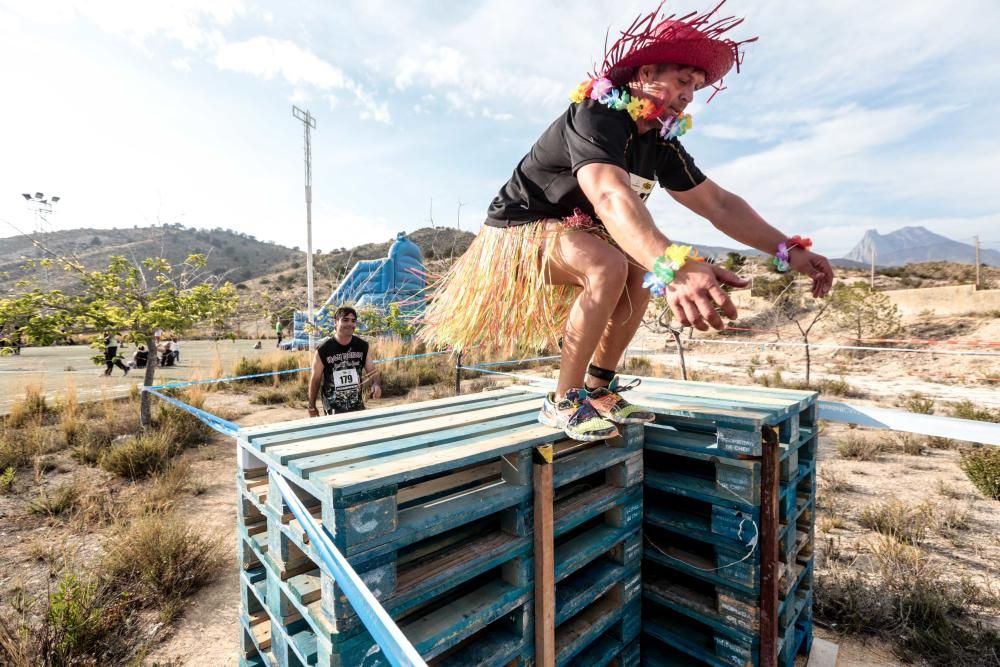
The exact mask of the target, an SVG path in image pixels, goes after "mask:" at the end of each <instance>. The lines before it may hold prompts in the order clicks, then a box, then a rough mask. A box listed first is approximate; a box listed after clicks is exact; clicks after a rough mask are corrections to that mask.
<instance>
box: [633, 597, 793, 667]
mask: <svg viewBox="0 0 1000 667" xmlns="http://www.w3.org/2000/svg"><path fill="white" fill-rule="evenodd" d="M647 604H654V603H649V602H647ZM795 604H796V609H797V610H798V613H799V614H800V615H801V613H802V612H803V611H805V608H806V606H807V604H808V601H807V600H805V599H797V600H796V603H795ZM643 616H644V619H645V622H644V623H643V634H644V635H648V636H651V637H653V638H655V639H656V640H658V641H659V642H661V643H662V644H665V645H667V646H669V647H671V648H673V649H675V650H677V651H680V652H682V653H684V654H686V655H688V656H690V657H692V658H695V659H697V660H700V661H702V662H703V663H705V664H707V665H713V666H714V667H730V666H733V667H743V666H745V665H753V666H754V667H760V652H759V641H758V639H757V638H747V637H745V636H740V635H739V634H737V633H733V632H732V631H731V630H730V629H728V628H725V629H721V628H717V627H713V626H712V625H709V624H705V623H702V622H699V621H698V620H696V619H694V618H692V617H690V616H685V615H683V614H680V613H678V612H676V611H674V610H672V609H668V608H664V607H662V606H660V605H655V606H654V607H652V608H650V609H644V610H643ZM800 632H801V631H800V630H799V628H798V627H797V625H796V624H793V625H791V626H789V627H788V628H786V630H785V632H784V634H783V635H782V636H780V637H779V638H778V662H779V665H781V666H782V667H790V665H793V664H794V660H795V654H796V652H797V650H798V649H799V648H801V647H802V645H803V644H802V642H799V641H796V638H797V635H798V634H799V633H800Z"/></svg>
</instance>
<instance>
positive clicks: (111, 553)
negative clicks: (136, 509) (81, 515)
mask: <svg viewBox="0 0 1000 667" xmlns="http://www.w3.org/2000/svg"><path fill="white" fill-rule="evenodd" d="M226 554H227V551H226V549H225V546H224V545H223V544H222V542H221V541H220V540H218V539H217V538H213V537H211V536H209V535H205V534H203V533H202V532H200V531H199V530H198V529H197V528H196V527H195V526H194V525H192V524H189V523H187V522H185V521H184V520H182V519H181V518H179V517H177V516H176V515H173V514H167V515H159V514H151V515H148V516H145V517H141V518H137V519H135V520H133V521H132V522H131V523H129V524H128V525H126V526H124V527H123V528H122V529H120V530H118V531H116V532H114V533H113V534H112V535H111V536H110V537H109V538H108V540H107V542H106V544H105V550H104V557H103V559H102V563H101V569H102V573H103V574H104V575H105V576H107V577H108V578H109V579H110V580H111V581H113V582H115V585H116V586H118V587H119V588H122V589H126V590H129V591H130V592H131V593H132V594H133V595H134V596H136V597H137V598H138V600H139V602H140V603H141V604H143V605H144V606H149V607H159V606H162V605H165V604H169V603H170V602H171V601H175V600H177V599H181V598H184V597H187V596H188V595H190V594H191V593H193V592H194V591H196V590H197V589H198V588H200V587H201V586H203V585H204V584H206V583H207V582H209V581H211V580H212V578H214V577H215V576H216V575H217V574H218V573H219V572H220V571H221V569H222V567H223V565H224V564H225V562H226ZM171 606H172V605H171ZM175 610H176V609H175Z"/></svg>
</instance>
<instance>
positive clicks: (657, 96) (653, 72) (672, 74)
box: [638, 65, 705, 116]
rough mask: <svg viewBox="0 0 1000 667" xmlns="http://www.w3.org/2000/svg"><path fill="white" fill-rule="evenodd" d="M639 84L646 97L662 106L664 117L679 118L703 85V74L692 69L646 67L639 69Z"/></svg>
mask: <svg viewBox="0 0 1000 667" xmlns="http://www.w3.org/2000/svg"><path fill="white" fill-rule="evenodd" d="M638 74H639V83H640V84H641V87H642V92H643V93H644V94H645V95H646V97H648V98H650V99H651V100H652V101H654V102H655V103H656V104H657V105H658V106H662V107H663V109H664V114H665V115H670V116H679V115H681V114H682V113H684V109H685V108H687V105H689V104H691V102H692V101H693V100H694V92H695V91H696V90H698V89H700V88H701V87H702V86H704V85H705V73H704V72H702V71H701V70H700V69H695V68H694V67H687V66H683V65H666V66H664V67H660V68H657V67H656V66H653V65H647V66H644V67H641V68H640V69H639V73H638Z"/></svg>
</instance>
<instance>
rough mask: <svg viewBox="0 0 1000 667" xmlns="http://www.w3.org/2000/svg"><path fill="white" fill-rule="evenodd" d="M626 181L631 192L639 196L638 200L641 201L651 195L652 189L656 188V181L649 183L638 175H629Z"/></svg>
mask: <svg viewBox="0 0 1000 667" xmlns="http://www.w3.org/2000/svg"><path fill="white" fill-rule="evenodd" d="M628 179H629V185H631V186H632V191H633V192H635V193H636V194H637V195H639V199H642V200H643V201H645V199H646V197H648V196H649V195H651V194H652V193H653V188H654V187H656V181H651V180H649V179H648V178H645V177H643V176H639V175H638V174H629V175H628Z"/></svg>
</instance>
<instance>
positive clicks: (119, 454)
mask: <svg viewBox="0 0 1000 667" xmlns="http://www.w3.org/2000/svg"><path fill="white" fill-rule="evenodd" d="M182 449H183V446H181V445H179V444H178V443H177V441H176V440H175V438H174V435H173V431H172V430H171V429H161V430H156V431H150V432H148V433H143V434H140V435H137V436H133V437H131V438H127V439H125V440H124V441H123V442H121V443H117V444H115V445H114V446H112V447H110V448H108V449H107V450H105V451H104V452H102V453H101V456H100V464H101V467H102V468H104V469H105V470H107V471H108V472H111V473H114V474H116V475H119V476H121V477H126V478H128V479H131V480H138V479H142V478H144V477H148V476H150V475H152V474H154V473H158V472H162V471H164V470H166V469H167V466H168V465H169V463H170V459H171V458H173V457H174V456H176V455H177V454H178V453H180V451H181V450H182Z"/></svg>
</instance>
